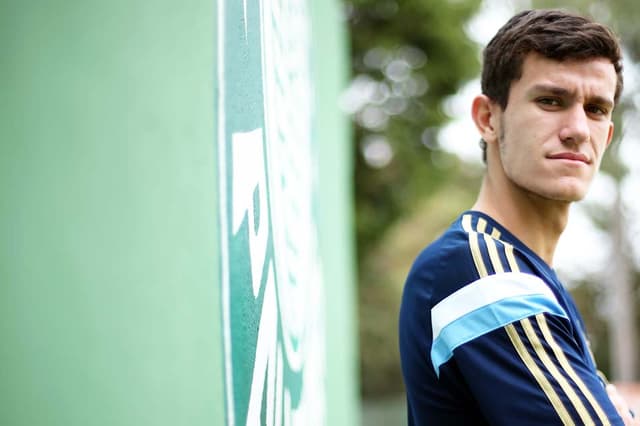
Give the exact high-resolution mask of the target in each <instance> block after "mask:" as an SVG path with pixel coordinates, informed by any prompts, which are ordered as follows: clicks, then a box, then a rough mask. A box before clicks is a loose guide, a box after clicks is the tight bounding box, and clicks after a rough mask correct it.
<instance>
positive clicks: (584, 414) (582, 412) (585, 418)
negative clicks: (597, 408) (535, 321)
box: [520, 318, 594, 425]
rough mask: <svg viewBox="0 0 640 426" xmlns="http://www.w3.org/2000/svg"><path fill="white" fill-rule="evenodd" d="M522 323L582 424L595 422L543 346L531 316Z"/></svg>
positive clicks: (539, 355) (532, 343) (534, 347)
mask: <svg viewBox="0 0 640 426" xmlns="http://www.w3.org/2000/svg"><path fill="white" fill-rule="evenodd" d="M520 324H522V328H523V329H524V332H525V334H526V335H527V338H528V339H529V342H531V345H532V346H533V349H534V350H535V351H536V354H538V357H539V358H540V360H541V361H542V363H543V364H544V366H545V367H546V368H547V370H548V371H549V373H551V375H552V376H553V378H554V379H556V381H557V382H558V384H559V385H560V387H561V388H562V390H563V391H564V393H565V394H566V395H567V397H568V398H569V400H570V401H571V403H572V404H573V406H574V407H575V409H576V411H577V412H578V415H579V416H580V419H581V420H582V424H584V425H589V424H594V422H593V419H592V418H591V415H590V414H589V412H588V411H587V409H586V408H585V406H584V404H583V403H582V400H580V397H578V394H577V393H576V391H575V389H573V387H572V386H571V385H570V384H569V382H568V381H567V379H566V378H565V377H564V376H563V375H562V373H560V371H559V370H558V367H556V365H555V363H554V362H553V361H552V360H551V358H549V355H548V354H547V351H545V349H544V347H543V346H542V342H540V339H538V335H537V334H536V332H535V330H534V329H533V326H532V325H531V321H529V318H524V319H523V320H521V321H520ZM545 339H547V337H546V336H545Z"/></svg>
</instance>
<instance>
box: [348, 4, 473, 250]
mask: <svg viewBox="0 0 640 426" xmlns="http://www.w3.org/2000/svg"><path fill="white" fill-rule="evenodd" d="M479 4H480V0H460V1H446V0H438V1H420V0H407V1H402V2H395V1H392V0H353V1H349V2H346V3H345V10H346V12H347V16H348V23H349V26H350V29H351V55H352V64H353V77H354V81H358V82H360V83H362V84H360V85H359V86H358V87H359V88H360V89H359V90H354V92H359V93H355V95H354V96H356V98H357V101H355V104H356V105H355V106H354V105H352V106H351V108H350V111H351V112H352V113H353V117H354V122H355V146H354V149H355V150H356V151H357V152H356V155H355V158H356V165H355V187H356V207H357V210H356V211H357V213H356V214H357V220H356V223H357V233H358V250H359V253H360V254H361V256H360V258H363V256H366V254H367V252H368V251H369V249H370V247H371V246H372V245H373V244H374V243H375V242H376V241H378V240H379V238H380V237H381V236H382V235H384V233H385V231H386V229H387V228H388V227H389V226H390V225H391V224H392V223H393V222H394V221H395V220H396V219H397V218H398V217H399V216H400V215H402V214H403V212H406V211H408V210H410V209H411V207H412V206H413V205H415V203H416V202H417V201H418V200H420V198H421V197H423V196H425V195H426V194H429V193H431V192H434V191H435V190H436V189H437V188H438V187H439V186H440V185H442V184H443V182H445V181H446V180H447V170H446V169H447V165H450V164H452V163H453V162H454V161H455V160H454V159H452V158H449V157H447V156H446V155H444V154H443V153H442V152H437V153H435V154H434V151H437V142H436V139H437V129H438V127H439V126H441V125H442V124H443V123H445V122H446V121H447V120H448V117H447V116H446V114H445V113H444V111H443V110H442V101H443V99H444V98H445V97H447V96H450V95H452V94H454V93H455V92H456V90H457V89H458V87H459V86H460V84H461V83H462V82H464V81H465V80H467V79H469V78H471V77H473V76H474V75H475V74H477V72H478V69H479V64H478V59H477V58H478V55H477V46H475V45H474V44H473V43H472V42H471V41H470V40H469V38H468V37H467V35H466V33H465V32H464V24H465V22H466V21H467V20H468V19H469V18H470V17H471V16H472V15H473V13H474V12H475V11H476V10H477V8H478V6H479ZM355 86H357V85H354V86H352V88H355ZM367 91H368V92H369V93H368V94H367V93H366V92H367ZM389 148H390V149H389ZM376 149H377V150H378V153H377V155H380V152H379V151H380V150H381V149H382V150H383V151H384V152H386V153H387V154H386V156H387V157H388V156H389V155H392V158H391V161H390V162H388V163H386V161H388V158H387V160H386V161H385V160H384V158H383V159H382V162H384V164H379V163H378V164H377V166H376V160H375V158H376V157H375V156H376ZM368 151H372V153H369V157H371V156H373V160H371V159H370V160H369V161H367V160H366V158H365V155H363V153H364V152H368ZM389 151H390V152H389ZM384 152H383V154H384ZM372 164H373V165H372ZM438 166H439V167H438Z"/></svg>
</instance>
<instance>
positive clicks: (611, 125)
mask: <svg viewBox="0 0 640 426" xmlns="http://www.w3.org/2000/svg"><path fill="white" fill-rule="evenodd" d="M614 128H615V125H614V124H613V121H611V122H609V134H608V135H607V145H606V146H607V147H608V146H609V144H610V143H611V141H612V140H613V130H614Z"/></svg>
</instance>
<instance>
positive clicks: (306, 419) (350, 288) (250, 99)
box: [218, 0, 358, 425]
mask: <svg viewBox="0 0 640 426" xmlns="http://www.w3.org/2000/svg"><path fill="white" fill-rule="evenodd" d="M338 6H339V5H338V3H337V2H333V1H328V2H327V1H312V2H309V1H305V0H283V1H259V0H247V1H243V2H239V1H219V2H218V16H219V20H218V58H219V59H218V61H219V63H218V68H219V73H218V85H219V91H218V93H219V99H218V116H219V120H218V123H219V128H218V144H219V145H218V146H219V151H218V153H219V154H218V159H219V176H220V179H219V182H220V195H221V196H220V202H221V204H220V212H221V233H220V235H221V254H222V256H221V259H222V268H221V282H222V292H221V295H222V296H221V299H222V305H223V307H222V312H223V327H224V329H223V336H224V342H225V343H224V346H225V394H226V399H225V403H226V412H227V422H228V424H240V425H244V424H251V425H253V424H267V425H271V424H277V425H280V424H283V423H284V424H305V425H315V424H319V425H323V424H330V425H334V424H335V425H337V424H345V425H352V424H356V423H357V422H358V415H357V407H358V403H357V389H358V386H357V380H356V371H357V370H356V364H357V360H356V347H357V341H356V340H355V338H354V336H355V335H356V333H355V325H354V313H355V297H354V279H353V270H352V265H353V250H352V232H351V229H352V228H351V217H352V212H351V205H352V203H351V190H352V188H351V167H350V164H351V158H350V153H351V147H350V142H349V134H348V127H347V123H346V120H345V117H344V116H343V115H342V114H341V113H340V111H339V107H338V98H339V94H340V91H341V89H342V88H343V86H344V84H345V81H346V63H347V62H346V45H345V34H344V29H343V28H342V26H341V20H340V18H339V10H338Z"/></svg>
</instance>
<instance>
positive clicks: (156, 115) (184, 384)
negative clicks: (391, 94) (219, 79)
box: [0, 0, 224, 426]
mask: <svg viewBox="0 0 640 426" xmlns="http://www.w3.org/2000/svg"><path fill="white" fill-rule="evenodd" d="M214 13H215V4H213V3H212V2H211V1H188V2H186V3H185V2H181V3H176V2H173V1H165V0H156V1H143V0H126V1H124V0H120V1H118V0H116V1H108V2H104V1H95V0H88V1H87V0H83V1H45V0H42V1H35V2H29V1H28V2H24V1H17V0H9V1H5V2H3V3H2V6H0V34H1V36H0V45H1V46H2V47H1V49H0V51H1V52H2V57H3V58H2V66H1V67H0V77H1V78H0V82H1V83H0V84H1V90H0V92H1V93H2V102H1V103H0V105H1V106H0V108H2V111H1V112H0V117H1V118H0V120H1V125H0V135H1V136H0V188H1V189H0V199H1V200H2V201H1V207H0V224H1V225H0V226H1V230H0V235H2V237H1V238H0V337H1V341H0V342H1V343H0V372H1V374H0V377H2V380H1V382H0V383H1V384H0V389H1V390H0V394H1V395H0V401H2V402H1V403H0V424H2V425H11V426H21V425H24V426H35V425H47V426H49V425H56V426H58V425H59V426H71V425H105V426H114V425H119V426H123V425H131V426H140V425H154V426H155V425H171V426H174V425H217V424H222V422H223V419H224V417H223V416H224V412H223V405H222V403H221V400H222V398H223V393H222V382H221V376H219V373H220V366H221V365H222V354H221V352H220V342H221V337H220V333H219V321H220V319H219V318H220V311H219V306H220V305H219V300H218V281H217V280H218V269H219V267H218V259H219V255H218V245H217V240H218V238H217V226H216V222H217V209H216V190H217V185H216V184H215V180H216V174H215V170H216V168H215V140H214V137H213V135H214V117H215V114H214V113H213V108H212V105H213V101H212V99H213V81H214V73H213V68H214V63H213V58H214V51H213V48H212V45H213V44H214V43H213V34H214V33H215V31H214V28H215V24H214V20H215V16H214Z"/></svg>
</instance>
